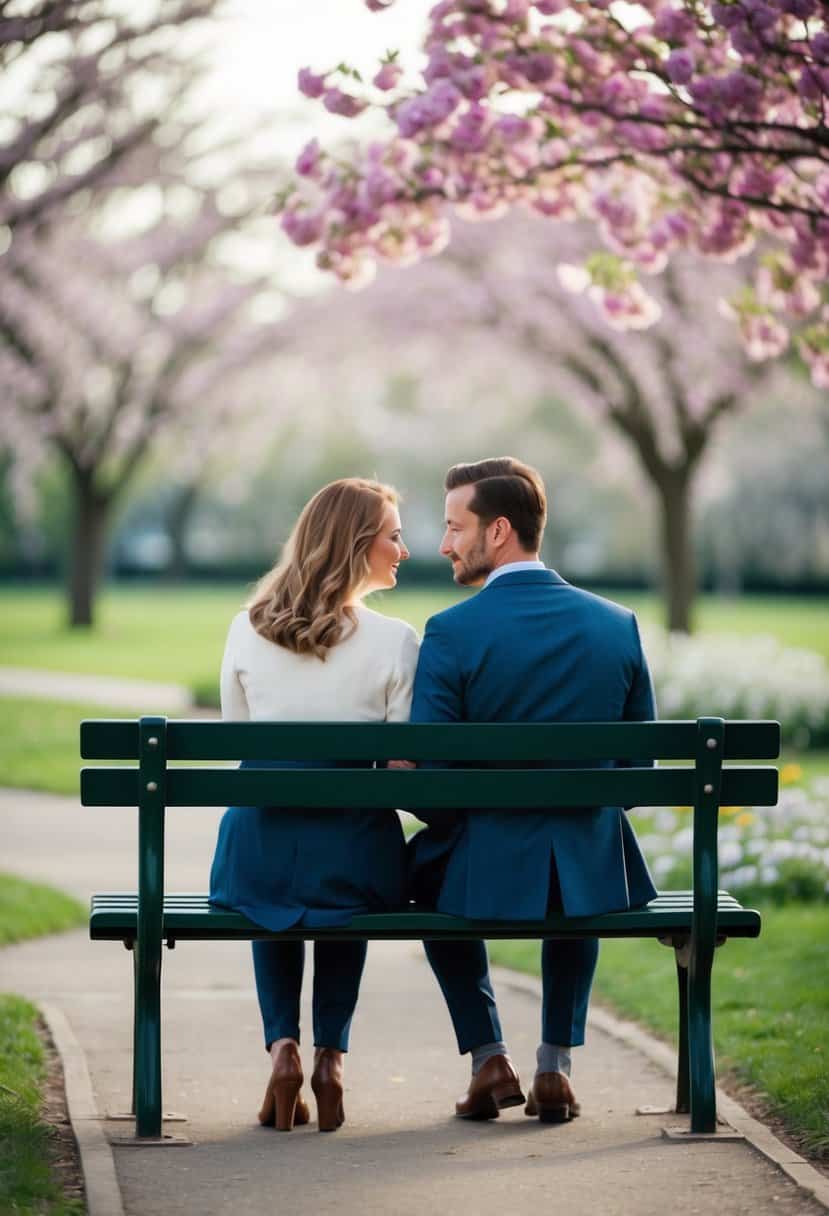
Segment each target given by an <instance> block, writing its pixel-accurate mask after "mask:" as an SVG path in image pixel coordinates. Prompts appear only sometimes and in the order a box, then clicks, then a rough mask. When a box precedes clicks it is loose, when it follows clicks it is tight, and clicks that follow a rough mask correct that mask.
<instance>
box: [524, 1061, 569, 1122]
mask: <svg viewBox="0 0 829 1216" xmlns="http://www.w3.org/2000/svg"><path fill="white" fill-rule="evenodd" d="M524 1114H525V1115H531V1116H532V1115H538V1118H539V1119H540V1120H541V1122H542V1123H567V1122H568V1121H569V1120H570V1119H575V1118H576V1116H577V1115H580V1114H581V1107H580V1106H579V1104H578V1102H577V1101H576V1095H575V1094H574V1093H573V1090H572V1087H571V1085H570V1078H569V1077H566V1076H565V1075H564V1073H563V1072H540V1073H538V1074H537V1075H536V1077H535V1080H534V1081H533V1083H532V1087H531V1089H530V1096H529V1098H528V1099H527V1105H526V1106H525V1108H524Z"/></svg>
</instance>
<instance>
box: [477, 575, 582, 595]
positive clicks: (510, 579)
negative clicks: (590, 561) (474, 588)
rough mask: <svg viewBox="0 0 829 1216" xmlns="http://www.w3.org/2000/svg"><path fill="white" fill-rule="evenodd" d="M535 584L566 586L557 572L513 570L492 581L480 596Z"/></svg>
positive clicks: (539, 585) (481, 591)
mask: <svg viewBox="0 0 829 1216" xmlns="http://www.w3.org/2000/svg"><path fill="white" fill-rule="evenodd" d="M529 584H535V585H536V586H538V587H555V586H566V585H567V584H566V579H563V578H562V577H561V575H560V574H558V573H557V572H556V571H555V570H513V571H512V572H511V573H510V574H501V575H499V576H498V578H495V579H493V580H492V582H491V583H490V584H489V585H488V586H487V587H482V588H481V590H480V591H479V592H478V594H479V595H489V593H490V592H491V591H498V590H499V589H500V588H504V589H506V588H507V587H519V586H524V585H529Z"/></svg>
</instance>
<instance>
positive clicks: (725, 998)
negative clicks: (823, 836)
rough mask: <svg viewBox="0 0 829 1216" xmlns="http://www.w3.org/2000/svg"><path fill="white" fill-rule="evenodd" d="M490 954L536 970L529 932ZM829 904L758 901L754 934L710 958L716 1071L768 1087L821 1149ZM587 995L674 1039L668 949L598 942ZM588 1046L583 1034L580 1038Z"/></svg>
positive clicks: (777, 1108)
mask: <svg viewBox="0 0 829 1216" xmlns="http://www.w3.org/2000/svg"><path fill="white" fill-rule="evenodd" d="M490 954H491V957H492V959H493V960H494V961H495V962H498V963H500V964H502V965H503V966H508V967H514V968H516V969H517V970H519V971H526V972H530V973H531V974H534V975H537V974H538V961H539V946H538V943H536V942H492V943H491V944H490ZM827 976H829V907H827V906H825V905H824V906H815V905H809V906H806V905H788V906H786V907H782V908H780V907H768V908H765V909H763V931H762V934H761V936H760V938H759V940H757V941H739V940H734V941H729V942H727V943H726V945H725V946H724V947H722V948H721V949H720V950H718V951H717V957H716V961H715V964H714V1041H715V1045H716V1051H717V1060H718V1073H719V1075H720V1077H721V1078H722V1076H723V1074H724V1073H725V1074H726V1075H731V1076H734V1077H735V1078H738V1079H739V1080H740V1081H743V1082H748V1083H750V1084H751V1085H753V1086H756V1087H757V1089H759V1090H762V1091H763V1093H764V1094H765V1095H767V1096H768V1105H769V1107H770V1108H771V1109H772V1110H773V1111H774V1112H775V1114H777V1115H779V1116H780V1117H781V1118H782V1120H783V1121H784V1122H785V1124H786V1127H787V1128H788V1129H789V1131H790V1133H791V1134H792V1136H793V1137H794V1138H795V1139H796V1140H797V1141H798V1143H799V1144H801V1145H802V1146H803V1148H804V1150H807V1151H809V1152H810V1153H813V1154H815V1155H816V1156H818V1157H821V1158H823V1159H827V1158H829V983H827ZM594 991H595V995H596V996H597V997H598V998H599V999H600V1000H602V1001H604V1002H605V1003H606V1004H609V1005H611V1006H612V1007H613V1008H614V1009H616V1010H617V1011H618V1012H619V1013H621V1014H623V1015H624V1016H626V1017H630V1018H635V1019H636V1020H637V1021H639V1022H643V1023H645V1024H646V1025H647V1026H648V1027H650V1028H651V1029H652V1030H653V1031H655V1032H656V1033H657V1034H658V1035H660V1036H661V1037H663V1038H665V1039H669V1040H671V1041H675V1036H676V1016H677V1014H676V979H675V967H674V957H673V951H672V950H668V949H666V948H665V947H664V946H659V945H658V944H657V943H655V942H652V941H635V940H631V941H605V942H602V946H601V954H600V959H599V969H598V973H597V977H596V985H595V990H594ZM586 1050H588V1051H589V1044H588V1046H587V1048H586Z"/></svg>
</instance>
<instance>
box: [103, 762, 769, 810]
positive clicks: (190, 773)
mask: <svg viewBox="0 0 829 1216" xmlns="http://www.w3.org/2000/svg"><path fill="white" fill-rule="evenodd" d="M435 776H436V774H435V772H434V771H429V770H428V769H421V770H417V771H408V772H401V771H389V770H372V769H346V768H340V769H332V770H327V771H326V770H324V769H255V768H249V769H228V768H200V769H188V768H182V769H168V770H167V774H166V791H165V795H164V800H165V804H166V805H167V806H168V807H173V806H233V805H237V806H286V807H290V806H303V807H307V808H315V807H316V808H322V807H336V808H338V809H343V810H345V809H347V808H348V807H355V806H357V807H367V808H376V809H383V808H385V807H394V806H400V807H411V808H412V809H423V810H426V809H433V810H434V809H438V808H449V809H451V808H458V809H460V808H464V807H469V808H486V807H493V808H505V809H511V808H512V807H514V806H516V804H517V805H518V807H520V808H521V809H522V810H527V809H531V808H537V809H548V808H551V807H562V808H566V807H589V806H604V805H610V806H615V805H618V804H619V803H620V802H624V803H625V805H629V806H676V805H688V804H691V803H693V801H694V798H695V793H696V774H695V771H694V769H693V768H622V769H518V770H513V771H510V772H493V771H490V770H488V769H446V770H441V773H440V781H439V782H436V781H435ZM138 793H139V785H138V770H137V769H130V768H84V769H82V770H81V802H82V803H83V805H84V806H119V805H124V806H135V805H137V803H138ZM721 801H722V803H723V805H726V806H729V805H737V804H750V805H752V806H771V805H774V803H775V802H776V801H777V770H776V769H774V768H727V769H724V770H723V773H722V788H721Z"/></svg>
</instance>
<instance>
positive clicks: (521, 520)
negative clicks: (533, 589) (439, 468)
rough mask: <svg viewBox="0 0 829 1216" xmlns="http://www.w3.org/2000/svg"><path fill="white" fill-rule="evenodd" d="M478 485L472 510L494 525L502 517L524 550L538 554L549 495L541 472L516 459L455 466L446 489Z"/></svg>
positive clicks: (487, 522)
mask: <svg viewBox="0 0 829 1216" xmlns="http://www.w3.org/2000/svg"><path fill="white" fill-rule="evenodd" d="M472 485H474V486H475V493H474V494H473V495H472V498H471V499H470V501H469V510H470V511H474V513H475V514H476V515H478V516H480V519H481V523H482V524H484V525H486V524H491V523H492V521H493V520H494V519H497V518H498V516H499V515H503V517H504V518H505V519H508V520H509V522H510V523H511V524H512V526H513V528H514V529H515V533H516V536H517V537H518V540H519V541H520V543H521V546H522V548H524V549H526V550H527V552H529V553H537V552H538V550H539V549H540V548H541V538H542V536H543V535H544V525H545V524H546V522H547V496H546V494H545V492H544V482H543V481H542V479H541V474H540V473H539V472H538V470H537V469H534V468H532V467H531V466H530V465H528V464H524V463H523V462H522V461H520V460H516V459H515V458H514V457H512V456H493V457H491V458H490V459H489V460H478V461H476V462H475V463H474V464H454V465H452V468H451V469H450V470H449V472H448V473H447V474H446V482H445V487H446V489H447V490H456V489H457V488H458V486H472Z"/></svg>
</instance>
